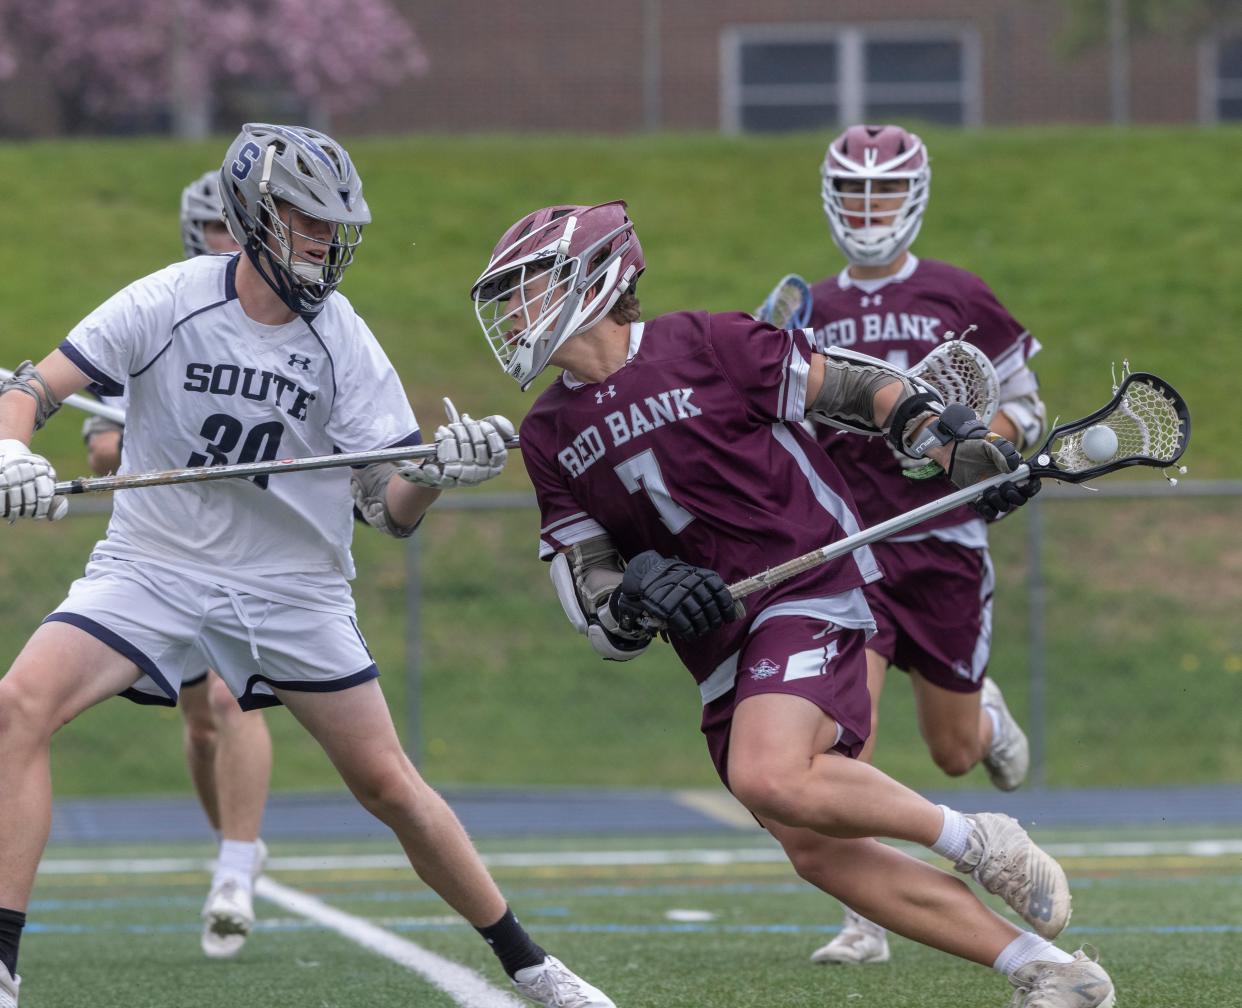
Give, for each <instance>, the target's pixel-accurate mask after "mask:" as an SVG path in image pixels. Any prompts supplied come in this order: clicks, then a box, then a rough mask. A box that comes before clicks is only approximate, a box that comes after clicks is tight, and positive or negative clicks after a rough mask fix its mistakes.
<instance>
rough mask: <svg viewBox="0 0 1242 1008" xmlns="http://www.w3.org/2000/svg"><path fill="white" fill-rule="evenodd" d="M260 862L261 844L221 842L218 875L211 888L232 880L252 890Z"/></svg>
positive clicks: (239, 841)
mask: <svg viewBox="0 0 1242 1008" xmlns="http://www.w3.org/2000/svg"><path fill="white" fill-rule="evenodd" d="M258 861H259V844H258V842H257V841H253V840H251V841H246V840H221V841H220V857H219V858H218V859H217V861H216V873H215V875H214V876H213V877H212V880H211V887H212V888H213V889H214V888H215V887H216V886H218V885H220V884H221V883H223V882H225V881H227V880H228V879H232V880H233V881H234V882H237V883H238V884H239V885H241V886H244V887H245V888H246V889H250V888H251V887H252V886H253V885H254V869H255V865H256V864H258Z"/></svg>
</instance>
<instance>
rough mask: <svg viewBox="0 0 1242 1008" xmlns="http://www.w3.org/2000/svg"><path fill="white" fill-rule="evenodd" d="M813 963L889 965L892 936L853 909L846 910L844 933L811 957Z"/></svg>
mask: <svg viewBox="0 0 1242 1008" xmlns="http://www.w3.org/2000/svg"><path fill="white" fill-rule="evenodd" d="M811 962H813V963H851V964H854V965H859V966H861V965H863V964H865V963H886V962H888V932H887V931H885V930H884V929H883V928H882V927H880V925H879V924H874V923H872V922H871V921H869V920H867V918H866V917H860V916H859V915H858V914H856V913H854V911H853V910H851V909H850V908H849V907H846V908H845V923H844V924H842V925H841V933H840V934H838V935H837V936H836V937H835V938H833V939H832V941H830V942H829V943H828V944H827V945H825V946H823V947H822V948H817V949H816V950H815V951H814V952H812V953H811Z"/></svg>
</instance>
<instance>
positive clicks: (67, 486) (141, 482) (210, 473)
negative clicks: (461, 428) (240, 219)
mask: <svg viewBox="0 0 1242 1008" xmlns="http://www.w3.org/2000/svg"><path fill="white" fill-rule="evenodd" d="M505 446H506V447H508V448H517V447H518V439H517V438H510V439H509V440H508V441H506V442H505ZM435 454H436V446H435V445H434V444H423V445H403V446H401V447H397V448H378V449H376V450H375V451H364V452H347V453H345V454H342V455H315V456H312V457H310V458H301V459H277V460H275V461H272V462H240V463H238V464H236V465H222V466H198V467H195V468H192V469H164V470H161V471H159V472H148V473H129V474H126V475H122V476H85V477H82V478H80V479H74V480H65V481H64V482H63V483H57V484H56V493H57V494H64V495H72V494H85V493H106V492H107V491H109V490H134V489H137V488H139V487H154V486H176V485H177V484H179V483H208V482H211V481H212V480H220V479H248V478H249V477H251V476H273V475H279V474H281V473H291V472H306V471H308V470H311V469H338V468H340V467H341V466H366V465H371V464H372V463H374V462H400V461H402V460H405V459H409V460H415V459H425V458H432V457H434V456H435Z"/></svg>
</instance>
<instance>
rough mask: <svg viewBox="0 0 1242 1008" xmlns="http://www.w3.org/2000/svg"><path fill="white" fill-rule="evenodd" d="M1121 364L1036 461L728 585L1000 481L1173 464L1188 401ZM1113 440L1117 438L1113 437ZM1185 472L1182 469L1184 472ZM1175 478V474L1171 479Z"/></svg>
mask: <svg viewBox="0 0 1242 1008" xmlns="http://www.w3.org/2000/svg"><path fill="white" fill-rule="evenodd" d="M1127 368H1128V365H1123V366H1122V375H1123V378H1122V382H1121V385H1120V387H1118V386H1117V385H1116V384H1115V383H1114V385H1113V393H1114V394H1113V398H1112V399H1111V400H1110V401H1109V402H1108V404H1107V405H1105V406H1101V407H1100V408H1099V409H1098V410H1096V411H1095V412H1094V413H1092V414H1090V415H1089V416H1085V417H1083V418H1082V419H1081V420H1074V421H1071V422H1070V423H1065V424H1061V425H1059V426H1056V427H1054V428H1053V429H1052V431H1051V432H1050V433H1049V434H1048V437H1047V438H1046V439H1045V440H1044V443H1043V444H1042V445H1041V446H1040V447H1039V449H1038V450H1037V451H1035V452H1034V453H1033V454H1032V455H1031V457H1030V459H1028V460H1027V461H1026V462H1024V463H1023V464H1022V465H1020V466H1018V468H1017V469H1015V470H1014V471H1013V472H1011V473H1000V474H997V475H996V476H993V477H990V478H989V479H986V480H982V481H980V482H979V483H975V484H973V485H971V486H968V487H964V488H963V489H961V490H958V491H957V492H956V493H951V494H948V495H947V496H945V497H942V498H940V499H939V500H934V501H931V502H930V503H928V504H924V505H923V506H922V507H917V508H914V509H913V510H911V511H907V512H906V513H905V514H900V515H897V517H895V518H890V519H889V520H888V521H885V522H880V523H879V524H878V525H873V526H872V527H871V528H868V529H864V530H863V531H861V532H856V533H855V534H854V535H851V536H847V537H846V538H844V539H841V540H840V541H838V542H835V543H830V544H829V545H827V546H823V547H820V548H819V549H817V550H812V551H811V552H810V553H804V554H803V555H802V556H799V557H794V559H792V560H787V561H786V562H785V563H783V564H778V565H777V566H775V567H771V568H769V569H768V570H766V571H763V572H762V573H759V574H755V575H753V576H752V577H748V578H744V579H742V580H741V581H738V582H736V583H734V584H731V585H729V592H730V594H732V596H733V597H734V598H735V599H739V598H744V597H745V596H747V595H751V594H753V593H754V592H757V591H761V590H762V589H764V588H770V587H772V586H773V585H777V584H780V583H781V582H782V581H787V580H789V579H790V578H791V577H794V576H795V575H797V574H801V573H803V572H804V571H808V570H811V569H813V568H815V567H818V566H820V565H821V564H825V563H828V562H829V561H830V560H836V559H837V558H838V557H842V556H845V555H846V554H847V553H851V552H853V551H854V550H856V549H857V548H858V547H860V546H867V545H869V544H871V543H873V542H878V541H879V540H881V539H887V538H888V537H889V536H891V535H895V534H896V533H898V532H903V531H905V530H906V529H908V528H910V526H912V525H917V524H918V523H919V522H921V521H924V520H926V519H928V518H934V517H936V516H937V515H941V514H944V513H945V512H946V511H951V510H953V508H955V507H958V506H959V505H961V504H969V503H971V502H972V501H974V500H976V499H977V498H979V497H980V496H981V495H982V494H983V493H984V491H986V490H990V489H991V488H992V487H996V486H1000V485H1001V484H1002V483H1008V482H1020V481H1023V480H1027V479H1030V478H1032V477H1035V478H1043V479H1055V480H1059V481H1060V482H1062V483H1086V482H1087V481H1088V480H1092V479H1095V478H1096V477H1098V476H1106V475H1108V474H1109V473H1114V472H1117V471H1119V470H1121V469H1125V468H1127V467H1129V466H1136V465H1138V466H1151V467H1153V468H1156V469H1166V468H1168V467H1169V466H1172V465H1173V464H1174V463H1175V462H1177V460H1178V459H1179V458H1181V457H1182V453H1183V452H1184V451H1185V450H1186V445H1187V444H1188V443H1189V442H1190V412H1189V410H1187V408H1186V402H1185V400H1184V399H1182V397H1181V396H1180V395H1179V394H1178V392H1177V390H1176V389H1174V388H1173V386H1171V385H1170V384H1169V383H1168V382H1166V381H1165V380H1164V379H1162V378H1158V377H1156V376H1155V375H1153V374H1147V373H1145V372H1142V371H1136V372H1134V373H1133V374H1129V373H1127ZM1097 427H1106V428H1108V429H1109V430H1110V431H1111V432H1112V433H1113V434H1114V435H1116V439H1117V441H1116V448H1115V449H1114V451H1113V454H1112V457H1111V458H1105V459H1104V460H1103V461H1100V460H1099V459H1098V458H1096V459H1093V458H1091V457H1090V455H1089V454H1088V452H1087V451H1086V450H1085V449H1084V447H1083V439H1084V436H1085V435H1086V432H1087V431H1089V430H1092V429H1093V428H1097ZM1109 441H1111V438H1109ZM1182 471H1184V470H1182ZM1169 481H1170V482H1171V483H1173V484H1176V483H1177V480H1176V479H1174V478H1171V477H1169Z"/></svg>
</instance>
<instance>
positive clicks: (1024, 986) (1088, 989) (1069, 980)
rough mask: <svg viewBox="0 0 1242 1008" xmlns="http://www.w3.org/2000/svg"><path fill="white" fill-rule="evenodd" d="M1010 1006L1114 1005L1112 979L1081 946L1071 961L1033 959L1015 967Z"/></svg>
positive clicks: (1109, 1007)
mask: <svg viewBox="0 0 1242 1008" xmlns="http://www.w3.org/2000/svg"><path fill="white" fill-rule="evenodd" d="M1009 982H1010V983H1011V984H1013V985H1014V986H1015V987H1016V988H1018V989H1017V990H1016V991H1014V994H1013V999H1012V1000H1011V1001H1010V1002H1009V1008H1112V1006H1113V1005H1114V1004H1116V1003H1117V993H1116V991H1115V990H1114V988H1113V982H1112V980H1110V979H1109V976H1108V974H1107V973H1105V972H1104V970H1103V968H1102V967H1101V966H1100V964H1099V963H1098V962H1096V961H1095V960H1093V959H1091V958H1089V957H1088V956H1087V954H1086V953H1085V952H1083V951H1082V950H1081V949H1080V950H1079V951H1077V952H1075V953H1074V961H1073V962H1071V963H1054V962H1039V961H1036V962H1031V963H1027V964H1026V965H1025V966H1023V967H1022V968H1021V969H1016V970H1014V972H1013V976H1011V977H1010V978H1009Z"/></svg>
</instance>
